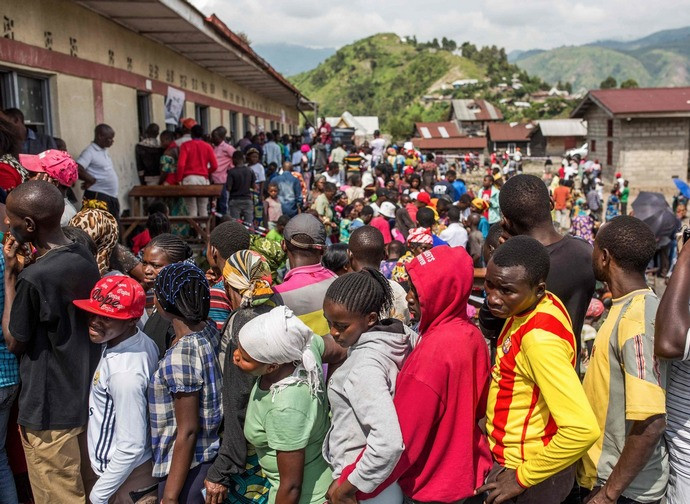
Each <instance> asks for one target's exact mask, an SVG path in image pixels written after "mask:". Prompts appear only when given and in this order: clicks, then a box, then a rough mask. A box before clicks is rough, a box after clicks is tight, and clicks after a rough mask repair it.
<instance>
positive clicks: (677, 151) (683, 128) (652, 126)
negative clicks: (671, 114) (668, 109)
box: [618, 118, 690, 191]
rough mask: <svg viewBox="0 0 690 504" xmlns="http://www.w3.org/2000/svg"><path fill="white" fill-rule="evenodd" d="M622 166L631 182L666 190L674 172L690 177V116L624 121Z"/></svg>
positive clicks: (621, 152) (621, 123) (624, 173)
mask: <svg viewBox="0 0 690 504" xmlns="http://www.w3.org/2000/svg"><path fill="white" fill-rule="evenodd" d="M620 127H621V131H620V138H621V149H620V158H619V165H618V166H619V167H620V169H621V171H622V172H623V176H624V177H626V178H630V180H631V185H637V186H639V187H644V188H645V189H646V190H657V191H663V190H665V189H667V188H668V187H672V186H673V184H672V182H671V177H672V176H674V175H675V176H678V177H680V178H681V179H683V180H685V179H687V177H688V153H689V152H690V119H683V118H678V119H675V118H674V119H670V118H668V119H631V120H630V121H626V120H622V121H620Z"/></svg>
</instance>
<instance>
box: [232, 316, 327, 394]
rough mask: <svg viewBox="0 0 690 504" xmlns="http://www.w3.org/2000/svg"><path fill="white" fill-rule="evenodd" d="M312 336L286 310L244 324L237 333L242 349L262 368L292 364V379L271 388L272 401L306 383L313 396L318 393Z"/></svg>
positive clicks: (312, 334) (317, 368) (299, 321)
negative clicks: (282, 391) (259, 363)
mask: <svg viewBox="0 0 690 504" xmlns="http://www.w3.org/2000/svg"><path fill="white" fill-rule="evenodd" d="M314 337H315V335H314V333H313V332H312V330H311V329H309V327H307V326H306V324H305V323H304V322H302V321H301V320H300V319H299V318H297V316H296V315H295V314H294V313H292V310H290V309H289V308H288V307H287V306H277V307H276V308H273V309H272V310H271V311H270V312H268V313H265V314H263V315H259V316H258V317H256V318H254V319H252V320H250V321H249V322H247V323H246V324H245V325H244V326H243V327H242V329H241V330H240V334H239V340H240V345H241V346H242V349H243V350H244V351H245V352H247V354H248V355H249V356H250V357H251V358H252V359H254V360H256V361H258V362H262V363H264V364H287V363H289V362H293V363H295V365H296V367H295V371H294V373H292V375H291V376H288V377H287V378H284V379H282V380H280V381H279V382H277V383H274V384H273V385H271V392H272V393H273V395H274V397H275V394H276V393H278V392H280V391H281V390H282V389H284V388H285V387H287V386H288V385H292V384H295V383H306V384H307V385H309V389H310V391H311V393H312V395H316V394H317V393H318V392H320V391H321V370H320V366H319V365H318V364H317V362H316V359H315V357H314V354H313V352H312V351H311V342H312V338H314Z"/></svg>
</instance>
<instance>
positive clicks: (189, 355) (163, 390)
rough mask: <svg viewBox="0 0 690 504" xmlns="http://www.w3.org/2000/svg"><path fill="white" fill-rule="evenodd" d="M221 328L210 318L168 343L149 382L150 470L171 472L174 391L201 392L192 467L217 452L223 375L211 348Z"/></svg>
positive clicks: (159, 474) (158, 475) (160, 473)
mask: <svg viewBox="0 0 690 504" xmlns="http://www.w3.org/2000/svg"><path fill="white" fill-rule="evenodd" d="M219 339H220V334H219V332H218V329H216V326H215V324H214V323H213V322H212V321H209V322H208V325H207V326H206V328H205V329H204V330H203V331H201V332H198V333H192V334H188V335H187V336H185V337H183V338H182V339H181V340H180V341H178V342H177V344H175V346H173V347H171V348H170V349H168V351H167V352H165V355H164V356H163V358H162V359H161V361H160V362H159V363H158V369H157V370H156V371H155V372H154V373H153V376H152V377H151V382H150V383H149V415H150V418H151V445H152V447H153V476H154V477H156V478H162V477H165V476H167V475H168V473H169V472H170V464H171V462H172V455H173V447H174V446H175V438H176V436H177V423H176V421H175V409H174V407H173V394H175V393H177V392H187V393H188V392H197V391H198V392H199V427H200V430H199V433H198V434H197V438H196V448H195V450H194V458H193V459H192V464H191V466H190V469H191V468H192V467H196V466H197V465H199V464H201V463H202V462H209V461H211V460H213V458H214V457H215V456H216V454H217V453H218V447H219V446H220V441H219V437H218V428H219V426H220V422H221V419H222V418H223V404H222V400H221V388H222V378H221V374H220V366H219V365H218V357H217V355H216V351H215V348H217V347H218V342H219Z"/></svg>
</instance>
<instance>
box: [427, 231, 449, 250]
mask: <svg viewBox="0 0 690 504" xmlns="http://www.w3.org/2000/svg"><path fill="white" fill-rule="evenodd" d="M431 239H432V240H433V241H434V242H433V245H432V247H440V246H441V245H448V242H447V241H445V240H441V238H439V237H438V236H436V235H435V234H432V235H431Z"/></svg>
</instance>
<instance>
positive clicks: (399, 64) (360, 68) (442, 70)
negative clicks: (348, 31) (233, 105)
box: [292, 33, 567, 139]
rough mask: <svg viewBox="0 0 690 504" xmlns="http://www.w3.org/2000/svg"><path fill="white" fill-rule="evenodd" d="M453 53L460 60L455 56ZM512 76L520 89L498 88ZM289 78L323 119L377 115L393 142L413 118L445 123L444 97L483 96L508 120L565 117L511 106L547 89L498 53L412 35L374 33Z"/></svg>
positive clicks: (554, 110)
mask: <svg viewBox="0 0 690 504" xmlns="http://www.w3.org/2000/svg"><path fill="white" fill-rule="evenodd" d="M458 49H461V50H462V54H463V56H458V55H457V54H458V53H459V51H458ZM513 78H515V79H518V80H519V82H520V83H521V86H522V87H521V88H519V89H515V90H514V89H513V88H512V87H509V88H507V89H506V88H503V89H500V91H499V87H498V86H499V84H500V83H505V84H509V83H511V82H512V79H513ZM460 79H477V80H478V81H479V82H478V84H477V85H474V86H469V87H464V88H461V89H453V87H452V86H451V85H450V83H452V82H454V81H456V80H460ZM292 81H293V82H294V84H295V85H296V86H297V87H298V88H299V89H300V91H302V92H303V93H304V94H305V95H306V96H308V97H309V98H310V99H312V100H315V101H317V102H319V104H320V109H319V110H320V112H321V113H323V115H326V116H339V115H340V114H341V113H342V112H343V111H345V110H347V111H349V112H351V113H352V114H353V115H375V116H378V117H379V121H380V124H381V129H382V130H383V131H385V132H387V133H391V134H392V135H393V136H394V137H395V138H398V139H400V138H403V137H405V136H408V135H409V134H410V133H411V132H412V129H413V125H414V123H415V122H417V121H443V120H447V117H448V114H449V111H450V102H449V99H450V98H485V99H488V100H490V101H492V103H494V104H495V105H497V106H499V107H500V108H501V110H502V111H503V113H504V115H505V116H506V118H507V119H509V120H520V119H525V118H536V117H543V116H544V114H549V115H550V116H554V115H557V114H565V113H567V111H566V110H565V109H566V107H565V106H561V104H555V105H554V103H553V102H549V103H548V104H542V105H539V106H535V107H533V108H530V109H527V110H526V109H524V108H522V109H517V108H515V107H513V106H512V105H510V103H512V102H513V101H521V100H526V99H527V100H529V97H528V94H529V93H531V92H534V91H537V90H539V89H549V86H547V85H546V84H545V83H544V82H543V81H541V80H540V79H534V78H531V77H529V75H528V74H527V73H526V72H524V71H522V70H520V69H519V68H518V67H516V66H515V65H512V64H510V63H508V59H507V56H506V54H505V51H504V50H503V49H500V48H497V47H496V46H491V47H482V48H477V47H475V46H474V45H472V44H470V43H467V42H466V43H464V44H462V45H461V46H458V45H457V44H456V43H455V42H454V41H452V40H447V39H445V38H444V39H443V41H442V42H441V43H439V42H438V40H436V39H434V40H433V41H432V42H424V43H418V42H417V40H416V39H415V38H414V37H412V38H410V37H406V38H405V39H401V38H400V37H399V36H397V35H395V34H393V33H383V34H378V35H374V36H371V37H368V38H365V39H362V40H359V41H357V42H354V43H353V44H350V45H347V46H345V47H343V48H341V49H339V50H338V51H337V52H336V53H335V54H334V55H333V56H331V57H330V58H328V59H327V60H325V61H324V62H323V63H321V64H320V65H319V66H318V67H316V68H315V69H313V70H310V71H308V72H304V73H301V74H299V75H296V76H295V77H292ZM425 98H426V99H425ZM503 99H505V100H503ZM501 100H503V103H501V104H499V101H501ZM532 116H533V117H532Z"/></svg>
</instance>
